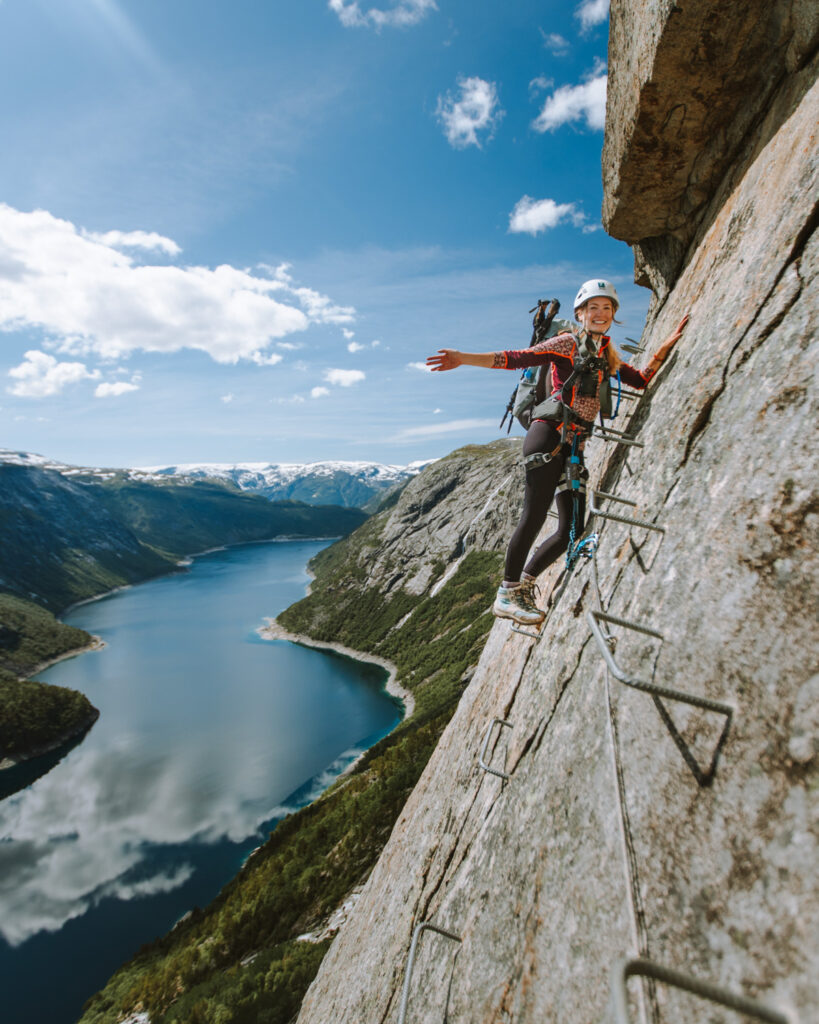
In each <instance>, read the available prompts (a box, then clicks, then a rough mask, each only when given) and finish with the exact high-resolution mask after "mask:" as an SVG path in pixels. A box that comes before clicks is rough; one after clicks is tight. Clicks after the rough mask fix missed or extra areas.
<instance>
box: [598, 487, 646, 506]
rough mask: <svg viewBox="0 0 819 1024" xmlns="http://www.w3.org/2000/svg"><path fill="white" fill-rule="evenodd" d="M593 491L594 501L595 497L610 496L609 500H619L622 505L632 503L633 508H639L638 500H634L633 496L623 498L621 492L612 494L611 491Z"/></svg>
mask: <svg viewBox="0 0 819 1024" xmlns="http://www.w3.org/2000/svg"><path fill="white" fill-rule="evenodd" d="M589 490H591V491H592V503H594V498H595V497H597V498H608V500H609V501H619V502H620V504H621V505H631V507H632V508H637V502H636V501H632V500H631V498H621V497H620V495H619V494H612V493H611V492H610V491H594V490H592V489H591V488H589Z"/></svg>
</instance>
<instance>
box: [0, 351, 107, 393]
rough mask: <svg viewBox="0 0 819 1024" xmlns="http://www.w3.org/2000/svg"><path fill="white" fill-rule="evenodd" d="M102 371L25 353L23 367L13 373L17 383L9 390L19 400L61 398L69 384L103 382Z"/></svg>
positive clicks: (82, 364)
mask: <svg viewBox="0 0 819 1024" xmlns="http://www.w3.org/2000/svg"><path fill="white" fill-rule="evenodd" d="M100 376H101V374H100V371H99V370H94V371H93V372H92V371H89V370H88V368H87V367H86V365H85V363H60V362H58V361H57V360H56V359H55V358H54V356H50V355H48V354H47V353H46V352H39V351H36V350H32V351H29V352H26V353H25V357H24V360H23V362H22V363H20V365H19V366H15V367H14V368H13V369H11V370H9V377H13V378H14V379H15V380H16V381H17V383H16V384H12V386H11V387H10V388H7V390H8V391H9V392H10V393H11V394H12V395H17V396H18V397H19V398H49V397H51V396H52V395H58V394H59V393H60V392H61V391H62V390H63V388H64V387H66V386H67V385H68V384H76V383H77V381H80V380H99V378H100Z"/></svg>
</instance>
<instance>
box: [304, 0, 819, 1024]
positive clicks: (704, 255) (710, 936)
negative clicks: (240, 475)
mask: <svg viewBox="0 0 819 1024" xmlns="http://www.w3.org/2000/svg"><path fill="white" fill-rule="evenodd" d="M757 7H758V9H757ZM815 10H816V9H815V6H813V7H811V6H810V5H806V4H799V3H794V4H786V3H775V4H768V5H761V4H760V5H757V4H755V3H754V4H752V5H750V7H749V6H748V5H743V6H742V7H736V8H731V9H730V10H729V9H728V8H726V7H725V5H723V6H722V7H715V6H714V5H705V4H702V3H692V4H690V5H685V6H684V8H683V9H682V10H681V9H680V8H679V7H677V6H675V5H672V4H670V3H664V4H661V5H648V4H644V3H643V4H637V3H635V2H633V0H619V2H615V3H613V5H612V49H611V52H610V70H611V74H612V81H613V83H614V87H613V89H612V92H611V93H610V100H609V109H608V126H607V142H606V151H607V154H608V155H609V162H610V164H611V167H612V168H613V170H612V171H611V173H610V174H609V176H608V177H607V180H606V211H607V217H608V222H609V226H610V229H611V230H612V231H613V232H614V233H617V234H621V235H622V236H625V237H629V240H630V241H632V242H633V243H635V245H636V246H637V249H636V256H637V268H638V275H639V277H640V279H641V280H642V281H643V282H646V283H648V282H651V283H652V284H653V286H654V288H655V300H654V302H653V303H652V309H651V314H650V318H649V323H648V325H647V327H646V332H645V334H644V340H645V344H646V348H647V351H648V352H649V353H650V352H652V351H654V349H655V348H656V347H657V345H658V344H659V343H660V342H661V341H662V340H663V338H664V337H666V336H667V335H668V333H669V332H670V330H671V329H672V328H673V326H674V325H675V324H676V323H677V322H678V321H679V319H680V318H681V316H682V315H683V314H684V313H686V312H687V313H690V316H691V319H690V322H689V325H688V327H687V329H686V332H685V334H684V337H683V340H682V341H681V342H680V344H679V346H678V348H677V350H676V352H675V354H674V355H673V356H672V357H671V358H670V359H669V361H668V363H667V364H666V365H665V366H664V367H663V369H662V371H661V373H660V374H659V375H658V379H657V380H656V381H655V382H654V384H653V385H652V388H651V390H650V393H649V395H648V396H647V397H646V398H644V399H643V400H642V401H641V402H640V404H639V405H638V406H637V407H636V409H635V410H634V412H633V413H632V416H631V420H630V423H629V431H630V433H632V434H634V435H635V436H636V437H637V438H638V439H639V441H640V442H641V443H642V444H643V445H644V447H643V448H629V449H627V450H624V449H623V448H622V447H620V448H613V446H611V445H605V444H602V443H601V442H599V441H598V442H595V443H594V453H593V456H592V458H591V459H590V470H591V477H592V481H596V482H597V486H598V488H600V489H602V490H604V491H607V492H616V493H619V494H621V495H624V496H627V497H628V498H629V499H631V500H633V501H635V502H637V507H636V509H635V510H633V511H630V512H629V514H636V515H638V516H641V517H643V518H645V519H648V520H649V521H652V522H655V523H659V524H662V526H663V527H664V528H665V531H666V532H665V533H664V534H656V533H650V532H649V531H646V530H644V529H641V528H639V527H635V526H631V525H628V524H624V523H620V522H617V521H614V520H605V519H599V518H598V519H597V520H596V521H595V529H598V530H599V534H600V545H599V549H598V555H597V557H596V559H595V567H596V571H597V578H598V582H599V599H598V592H597V587H596V586H595V582H594V577H593V575H592V566H591V565H590V564H588V563H584V564H583V565H581V567H580V568H578V570H577V571H576V572H575V574H574V575H573V577H572V578H571V580H570V581H569V584H568V586H567V587H566V589H565V591H564V592H563V594H562V596H561V598H560V600H559V602H558V603H557V605H556V607H555V609H554V610H553V612H552V614H551V617H550V619H549V621H548V623H547V627H546V629H545V631H544V632H545V635H544V637H543V638H542V639H541V640H540V641H539V642H535V641H533V640H530V639H528V638H526V637H523V636H521V635H519V634H516V633H514V632H511V631H510V628H509V625H508V623H498V624H496V625H495V627H494V629H493V631H492V633H491V635H490V638H489V641H488V643H487V645H486V648H485V650H484V653H483V656H482V658H481V661H480V664H479V665H478V668H477V671H476V673H475V676H474V677H473V679H472V681H471V683H470V685H469V687H468V688H467V690H466V691H465V693H464V696H463V697H462V699H461V702H460V705H459V707H458V710H457V712H456V714H455V716H454V717H453V719H452V721H451V723H450V725H449V726H448V728H447V730H446V732H445V733H444V735H443V737H442V740H441V742H440V744H439V746H438V749H437V750H436V752H435V754H434V755H433V757H432V759H431V761H430V762H429V764H428V766H427V768H426V771H425V772H424V775H423V776H422V778H421V780H420V782H419V784H418V786H417V787H416V789H415V791H414V792H413V794H412V796H411V798H410V800H409V802H408V803H407V805H406V807H405V808H404V811H403V812H402V815H401V817H400V818H399V820H398V822H397V824H396V827H395V829H394V830H393V833H392V835H391V837H390V840H389V842H388V844H387V846H386V848H385V850H384V853H383V855H382V857H381V860H380V861H379V863H378V865H377V866H376V868H375V870H374V871H373V874H372V875H371V877H370V879H369V881H368V883H367V885H366V887H365V888H364V891H363V892H362V895H361V898H360V899H359V901H358V903H357V904H356V906H355V908H354V910H353V911H352V913H351V915H350V917H349V919H348V921H347V923H346V924H345V926H344V928H343V929H342V930H341V932H340V933H339V936H338V938H337V939H336V940H335V943H334V945H333V946H332V947H331V949H330V952H329V953H328V955H327V957H326V959H325V961H324V963H323V965H322V968H321V970H320V972H319V974H318V976H317V978H316V980H315V982H314V983H313V986H312V987H311V989H310V990H309V992H308V994H307V997H306V999H305V1001H304V1004H303V1007H302V1011H301V1014H300V1016H299V1022H300V1024H325V1022H327V1021H330V1020H332V1021H334V1022H339V1024H341V1022H349V1024H354V1022H355V1024H359V1022H362V1021H367V1022H368V1024H369V1022H387V1021H390V1022H394V1021H396V1020H397V1019H398V1014H399V1005H400V1001H401V990H402V985H403V982H404V978H405V968H406V965H407V958H408V952H409V948H410V940H411V938H412V934H413V931H414V929H415V927H416V926H417V925H418V924H419V923H420V922H425V921H426V922H432V923H433V924H434V925H436V926H438V927H440V928H443V929H445V930H446V931H448V932H451V933H452V934H454V935H456V936H457V937H458V938H459V939H460V941H455V940H453V939H450V938H447V937H445V936H442V935H440V934H437V933H435V932H430V931H427V932H425V933H424V934H423V936H422V937H421V939H420V942H419V946H418V956H417V958H416V961H415V967H414V971H413V973H412V976H411V982H410V988H409V996H410V1006H409V1013H408V1015H407V1018H406V1019H407V1021H412V1022H413V1024H419V1022H428V1024H432V1022H436V1024H438V1022H440V1021H441V1020H442V1019H444V1017H446V1019H447V1020H449V1021H450V1022H464V1024H466V1022H470V1024H475V1022H487V1024H489V1022H499V1021H508V1022H513V1021H514V1022H522V1021H526V1022H528V1021H531V1022H535V1021H544V1020H550V1021H560V1022H576V1024H586V1022H589V1021H599V1020H610V1019H613V1017H612V1015H611V1012H610V1009H609V974H610V971H611V968H612V964H613V963H614V962H615V960H616V959H617V958H618V957H620V956H622V955H624V954H638V953H639V954H641V955H643V956H647V957H650V958H651V959H652V960H654V961H656V962H658V963H660V964H664V965H667V966H669V967H674V968H677V969H679V970H683V971H686V972H688V973H689V974H692V975H694V976H696V977H698V978H701V979H703V980H707V981H710V982H713V983H716V984H719V985H722V986H725V987H727V988H728V989H730V990H732V991H735V992H743V993H745V994H746V995H750V996H754V997H756V998H758V999H760V1000H761V1001H763V1002H764V1003H766V1004H769V1005H774V1006H777V1007H779V1008H780V1009H781V1010H784V1011H787V1012H789V1013H791V1015H792V1019H801V1020H803V1021H807V1020H808V1019H811V1014H812V1013H814V1012H815V1007H816V1006H817V1005H819V954H817V950H819V900H818V899H817V873H816V864H817V839H819V800H817V793H818V792H819V786H818V785H817V780H818V779H819V721H818V720H817V719H819V713H817V696H818V694H817V691H819V678H818V677H817V675H816V672H817V662H818V661H819V658H817V640H816V628H815V626H816V620H817V610H819V600H818V599H817V587H816V579H817V568H819V566H818V565H817V562H818V561H819V558H818V557H817V533H818V532H819V530H818V529H817V527H819V495H817V491H816V479H817V474H816V462H817V459H816V451H815V444H812V443H811V435H812V433H813V432H814V430H815V427H814V424H815V422H816V415H817V366H819V343H817V338H816V333H815V318H816V295H817V290H818V289H819V281H817V270H818V269H819V252H818V249H819V246H817V234H816V225H817V216H816V208H815V206H813V203H814V202H815V197H816V196H817V195H819V158H818V157H817V147H816V139H815V129H816V113H817V110H819V96H818V95H817V93H818V92H819V87H817V85H816V73H815V64H814V63H811V61H810V60H808V59H807V58H806V57H805V56H804V55H805V54H806V53H809V52H810V49H811V46H813V45H814V44H813V43H809V42H808V40H809V39H810V38H813V37H812V36H811V32H810V31H808V29H807V28H805V25H807V24H808V23H809V22H810V19H811V17H813V16H814V14H815ZM734 18H736V19H737V21H736V23H734V21H733V19H734ZM652 19H653V20H652ZM799 25H801V26H802V28H798V27H797V26H799ZM697 26H699V27H697ZM695 28H696V31H697V32H699V35H698V36H697V38H698V39H699V43H698V46H699V49H696V50H694V51H692V49H691V47H692V42H691V38H692V37H691V35H690V32H691V31H694V29H695ZM760 32H763V34H764V33H765V32H770V33H772V35H769V36H767V38H768V40H769V42H768V44H767V46H768V49H769V50H770V51H771V52H772V54H773V55H774V56H775V57H776V58H777V59H776V61H775V70H771V67H770V65H769V64H768V63H765V62H764V61H763V64H762V65H761V69H760V73H759V75H758V77H757V78H753V79H750V78H748V77H747V76H748V75H749V74H750V73H751V72H750V70H749V69H748V68H747V67H746V64H747V63H748V61H749V60H750V59H751V58H750V55H751V54H758V53H759V49H758V47H759V46H760V45H761V43H760V35H759V34H760ZM800 40H801V42H800ZM763 49H764V47H763ZM767 52H768V51H767V50H765V53H767ZM686 53H688V55H689V57H690V58H691V59H690V61H689V64H688V65H687V64H686V61H685V60H684V59H683V58H684V57H685V54H686ZM692 53H693V56H692ZM700 53H702V54H705V55H706V56H708V55H710V57H711V59H709V60H706V59H704V58H702V57H701V56H698V55H700ZM694 58H696V59H694ZM814 60H815V58H814ZM672 66H673V67H674V68H675V71H674V74H675V77H674V79H673V80H671V81H670V80H669V79H668V75H669V74H670V71H669V70H668V69H669V68H670V67H672ZM754 74H756V72H754ZM728 92H731V93H734V94H735V95H734V107H733V111H734V113H733V114H731V110H730V109H729V107H728V106H725V105H720V103H718V102H717V100H716V99H714V97H716V96H724V95H725V94H727V93H728ZM673 95H676V96H677V97H678V102H680V101H682V102H683V104H684V114H685V117H684V118H682V120H681V121H680V123H679V124H676V122H674V120H673V116H677V117H681V115H680V114H677V115H673V116H672V115H671V108H670V107H668V103H669V102H670V98H671V97H672V96H673ZM696 96H700V97H701V98H702V102H700V103H699V104H695V103H693V102H691V101H689V99H688V98H687V97H696ZM709 97H710V98H709ZM740 107H742V110H741V112H740ZM737 118H738V120H737ZM720 131H723V132H724V133H725V134H724V138H725V139H726V140H727V141H725V142H724V143H720V141H719V140H720V134H719V133H720ZM675 132H676V137H677V142H676V143H673V138H674V133H675ZM729 136H730V138H729ZM665 162H668V172H669V173H668V179H669V180H668V181H667V182H665V183H660V182H659V178H660V177H661V175H662V172H663V169H664V167H665ZM638 165H640V166H643V167H645V169H646V174H647V175H648V177H647V179H646V187H645V188H644V189H638V187H637V184H635V179H633V178H632V177H631V170H630V168H634V167H637V166H638ZM694 170H696V172H697V173H696V174H693V171H694ZM694 179H696V181H695V180H694ZM652 183H653V184H652ZM660 184H662V188H661V187H660ZM695 184H696V188H695V187H694V185H695ZM655 186H656V187H655ZM686 210H687V211H689V213H690V212H692V211H693V214H695V215H696V216H695V224H694V225H693V232H690V233H689V232H688V231H682V225H684V223H685V211H686ZM693 214H692V215H693ZM681 218H682V220H681ZM646 239H648V240H649V241H648V242H646ZM638 243H639V244H638ZM620 510H621V511H622V507H621V509H620ZM626 511H629V510H626ZM444 525H445V524H444ZM544 582H546V583H547V585H548V583H550V582H551V579H549V580H545V581H544ZM598 600H599V601H600V602H601V603H602V606H603V608H604V609H607V610H608V611H609V613H610V614H611V615H613V616H616V617H620V618H623V619H628V620H636V621H639V622H643V623H647V624H648V625H650V626H651V627H652V628H653V629H656V630H658V631H659V632H661V633H662V634H663V637H664V639H663V640H662V641H659V640H657V639H654V638H651V637H649V636H645V635H641V634H639V633H635V632H633V631H630V630H626V629H623V628H621V627H619V626H616V625H612V626H610V629H611V632H612V633H613V634H614V635H615V636H616V637H617V645H616V652H615V656H616V659H617V662H618V663H619V664H620V665H621V666H622V667H624V668H625V670H626V671H628V672H629V673H631V674H632V675H633V676H638V677H639V678H641V679H643V680H649V681H653V682H654V683H656V684H660V685H663V686H666V687H672V688H676V689H678V690H681V691H685V692H688V693H691V694H696V695H699V696H702V697H706V698H710V699H712V700H715V701H722V702H727V703H728V704H729V705H731V706H732V707H733V709H734V714H733V720H732V722H731V725H730V730H729V732H728V735H727V740H726V741H725V743H724V745H723V746H722V748H721V751H720V756H719V760H718V764H717V768H716V773H715V775H714V777H713V779H712V780H711V784H710V785H702V784H701V783H702V781H703V780H702V778H700V779H699V780H698V778H697V777H696V773H695V771H694V770H693V768H692V765H693V764H694V763H696V764H697V765H699V769H698V770H700V771H702V770H705V769H707V768H708V765H709V763H710V760H711V758H712V756H713V754H714V752H715V749H716V748H717V745H718V742H719V737H720V732H721V729H722V727H723V724H724V718H723V717H722V716H720V715H717V714H715V713H714V712H712V711H705V710H700V709H697V708H692V707H690V706H688V705H685V704H681V703H678V702H674V701H671V700H663V701H662V702H655V700H654V699H653V698H652V697H651V696H650V695H649V694H647V693H645V692H640V691H638V690H634V689H632V688H628V687H625V686H623V685H621V684H620V683H618V682H617V681H616V680H615V679H614V677H613V675H612V674H611V673H609V672H607V670H606V666H605V663H604V661H603V658H602V656H601V653H600V651H599V649H598V647H597V645H596V643H595V641H594V639H593V638H592V637H591V635H590V631H589V627H588V623H587V620H586V612H587V611H588V610H589V609H592V608H596V607H598ZM493 718H498V719H503V720H504V721H507V722H509V723H510V724H511V727H507V726H501V725H499V724H497V723H496V724H495V726H494V728H493V730H492V733H491V738H490V742H489V746H488V750H487V755H486V756H487V758H488V762H489V764H490V765H491V766H492V767H494V768H497V769H501V770H502V771H504V772H505V773H507V774H508V776H509V777H508V779H502V778H500V777H499V776H497V775H492V774H489V773H485V772H483V771H482V770H481V769H480V768H479V765H478V758H479V754H480V753H481V747H482V737H483V736H484V734H485V730H486V729H487V727H488V725H489V724H490V722H491V721H492V719H493ZM675 735H676V739H675ZM684 754H685V756H683V755H684ZM629 992H630V999H631V1000H632V1006H631V1012H632V1020H634V1021H637V1020H642V1021H650V1022H653V1024H656V1022H663V1024H671V1022H674V1024H680V1022H683V1024H686V1022H692V1024H693V1022H694V1021H702V1020H704V1019H709V1020H710V1019H714V1020H717V1019H718V1020H723V1019H726V1018H725V1017H724V1016H718V1014H719V1013H720V1012H721V1011H718V1010H717V1009H716V1007H714V1006H712V1005H709V1004H707V1003H704V1002H703V1001H701V1000H700V999H698V998H697V997H695V996H693V995H690V994H687V993H683V992H680V991H678V990H676V989H673V988H670V987H667V986H664V985H656V986H655V985H653V984H651V983H648V982H640V981H632V982H631V983H630V986H629Z"/></svg>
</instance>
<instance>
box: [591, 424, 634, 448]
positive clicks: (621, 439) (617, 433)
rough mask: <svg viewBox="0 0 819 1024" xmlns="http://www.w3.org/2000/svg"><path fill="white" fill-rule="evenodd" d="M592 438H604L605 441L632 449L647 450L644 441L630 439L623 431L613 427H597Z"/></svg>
mask: <svg viewBox="0 0 819 1024" xmlns="http://www.w3.org/2000/svg"><path fill="white" fill-rule="evenodd" d="M592 437H602V438H603V440H604V441H616V442H617V444H626V445H630V446H631V447H632V448H645V445H644V444H643V442H642V441H635V440H634V438H632V437H628V436H627V435H626V434H625V433H624V432H623V431H622V430H614V429H613V428H612V427H605V428H603V427H595V428H594V430H593V431H592Z"/></svg>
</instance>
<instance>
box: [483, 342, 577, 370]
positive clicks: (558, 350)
mask: <svg viewBox="0 0 819 1024" xmlns="http://www.w3.org/2000/svg"><path fill="white" fill-rule="evenodd" d="M574 344H575V342H574V335H572V334H557V335H555V337H554V338H547V339H546V340H545V341H539V342H538V343H537V345H532V347H531V348H521V349H511V350H509V351H508V352H495V355H494V360H493V362H492V367H493V368H494V369H497V370H524V369H525V368H526V367H527V366H542V365H543V363H548V362H551V360H553V359H554V358H555V357H557V358H565V359H571V352H572V349H573V348H574Z"/></svg>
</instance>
